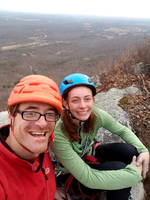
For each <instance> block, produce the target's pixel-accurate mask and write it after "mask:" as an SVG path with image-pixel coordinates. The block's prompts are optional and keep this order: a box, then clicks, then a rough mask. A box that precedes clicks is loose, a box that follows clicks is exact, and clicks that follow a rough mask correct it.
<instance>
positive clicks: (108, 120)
mask: <svg viewBox="0 0 150 200" xmlns="http://www.w3.org/2000/svg"><path fill="white" fill-rule="evenodd" d="M97 114H98V115H99V116H100V118H101V122H102V126H103V128H105V129H107V130H109V131H110V132H111V133H114V134H116V135H118V136H120V137H121V138H122V139H123V140H124V141H125V142H126V143H128V144H132V145H133V146H135V147H136V148H137V150H138V152H139V153H142V152H146V151H148V149H147V148H146V147H145V146H144V145H143V144H142V142H141V141H140V140H139V138H138V137H137V136H136V135H135V134H134V133H133V131H131V130H130V129H129V128H127V127H126V126H123V125H122V124H121V123H119V122H117V121H116V120H115V119H114V118H113V117H112V116H111V115H110V114H108V113H107V112H105V111H103V110H100V109H97Z"/></svg>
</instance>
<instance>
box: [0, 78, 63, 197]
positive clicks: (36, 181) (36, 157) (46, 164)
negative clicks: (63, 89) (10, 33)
mask: <svg viewBox="0 0 150 200" xmlns="http://www.w3.org/2000/svg"><path fill="white" fill-rule="evenodd" d="M7 105H8V113H9V120H10V124H9V125H7V126H4V127H1V129H0V199H1V200H6V199H7V200H16V199H18V200H27V199H28V200H31V199H32V200H53V199H54V196H55V192H56V184H55V176H54V170H53V166H52V163H51V159H50V156H49V153H48V147H49V143H50V142H53V140H54V133H53V131H54V126H55V122H56V121H57V119H58V118H59V115H60V113H61V111H62V101H61V97H60V94H59V89H58V86H57V85H56V83H55V82H54V81H53V80H51V79H49V78H48V77H45V76H41V75H29V76H26V77H24V78H22V79H21V80H20V81H19V83H18V84H17V85H16V86H15V87H14V88H13V90H12V92H11V93H10V96H9V98H8V103H7Z"/></svg>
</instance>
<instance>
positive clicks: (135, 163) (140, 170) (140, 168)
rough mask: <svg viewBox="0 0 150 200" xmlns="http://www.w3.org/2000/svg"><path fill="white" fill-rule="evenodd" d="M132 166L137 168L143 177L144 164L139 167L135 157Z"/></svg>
mask: <svg viewBox="0 0 150 200" xmlns="http://www.w3.org/2000/svg"><path fill="white" fill-rule="evenodd" d="M131 164H132V165H134V167H136V168H137V171H138V172H139V174H140V175H142V164H141V165H140V164H139V165H138V163H137V157H136V156H133V158H132V162H131Z"/></svg>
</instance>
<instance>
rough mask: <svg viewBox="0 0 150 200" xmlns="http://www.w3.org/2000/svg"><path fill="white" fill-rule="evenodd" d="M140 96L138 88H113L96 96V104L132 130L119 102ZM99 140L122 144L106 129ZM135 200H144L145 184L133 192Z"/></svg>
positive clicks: (103, 199) (133, 189) (101, 130)
mask: <svg viewBox="0 0 150 200" xmlns="http://www.w3.org/2000/svg"><path fill="white" fill-rule="evenodd" d="M130 94H137V95H138V94H140V90H139V89H138V88H136V87H133V86H131V87H128V88H125V89H117V88H111V89H110V90H108V91H107V92H101V93H99V94H97V95H96V104H97V105H98V106H99V107H100V108H101V109H103V110H105V111H107V112H108V113H109V114H111V115H112V116H113V117H114V118H115V119H116V120H117V121H119V122H120V123H122V124H123V125H125V126H127V127H128V128H130V129H131V126H130V122H129V117H128V114H127V113H126V112H125V111H124V110H123V109H122V108H121V107H120V106H118V102H119V100H120V99H121V98H122V97H123V96H126V95H130ZM97 139H98V140H99V141H102V142H103V143H108V142H120V141H121V139H120V138H119V137H118V136H116V135H114V134H112V133H110V132H109V131H107V130H105V129H100V130H99V134H98V137H97ZM131 197H132V199H133V200H144V188H143V184H142V183H139V184H138V185H137V186H136V187H133V188H132V190H131ZM101 199H102V200H105V195H104V194H102V198H101Z"/></svg>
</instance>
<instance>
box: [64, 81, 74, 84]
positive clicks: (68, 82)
mask: <svg viewBox="0 0 150 200" xmlns="http://www.w3.org/2000/svg"><path fill="white" fill-rule="evenodd" d="M70 83H73V81H72V80H65V81H64V84H65V85H68V84H70Z"/></svg>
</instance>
